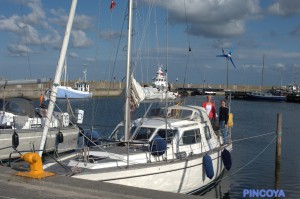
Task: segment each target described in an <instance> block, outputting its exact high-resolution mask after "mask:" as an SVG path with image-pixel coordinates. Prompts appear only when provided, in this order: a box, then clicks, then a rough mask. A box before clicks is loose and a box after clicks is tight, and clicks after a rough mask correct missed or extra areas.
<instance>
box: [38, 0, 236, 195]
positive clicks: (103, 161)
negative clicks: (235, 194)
mask: <svg viewBox="0 0 300 199" xmlns="http://www.w3.org/2000/svg"><path fill="white" fill-rule="evenodd" d="M132 10H133V0H129V9H128V12H129V14H128V19H129V26H128V45H127V50H128V51H127V70H126V86H125V99H126V101H125V113H124V121H123V122H121V123H120V124H119V125H118V126H117V127H116V129H115V130H114V131H113V132H112V134H111V135H110V136H109V138H108V139H107V140H105V141H103V142H102V144H101V145H95V146H94V147H89V148H84V149H83V150H82V151H81V152H80V151H79V152H78V153H77V154H72V155H70V156H67V157H64V158H62V159H64V162H67V166H65V168H64V169H63V168H62V167H60V166H59V165H57V164H55V163H49V164H45V165H44V169H45V170H47V171H52V172H53V171H56V172H58V173H61V174H62V173H65V169H66V168H68V170H69V171H74V169H72V168H73V167H76V168H77V169H76V171H78V172H76V173H74V172H72V173H69V176H72V177H74V178H78V179H85V180H91V181H103V182H108V183H114V184H122V185H127V186H133V187H141V188H147V189H154V190H161V191H168V192H175V193H186V194H191V193H194V192H196V191H200V190H204V189H206V188H208V187H209V185H212V184H213V183H214V182H216V181H217V180H218V179H219V178H220V177H221V176H222V174H223V172H224V170H225V168H226V169H227V170H229V169H230V167H231V157H230V151H231V150H232V144H231V142H228V143H222V141H221V140H222V139H220V137H218V135H217V134H216V133H215V132H214V131H213V128H212V125H211V123H210V120H209V118H208V116H207V113H206V111H205V110H204V109H203V108H202V107H199V106H192V105H180V104H177V105H174V106H169V107H161V108H157V109H154V110H153V109H151V105H150V106H149V108H148V110H147V111H146V113H145V115H144V117H142V118H138V119H137V120H134V121H130V110H131V108H132V97H131V95H132V93H136V91H134V92H132V88H131V86H132V81H131V78H132V76H131V71H130V68H131V67H130V66H131V64H132V63H131V40H132ZM136 99H137V98H136ZM141 100H142V99H141ZM137 104H138V103H137ZM150 112H151V116H150V115H149V114H148V113H150ZM154 113H155V114H154Z"/></svg>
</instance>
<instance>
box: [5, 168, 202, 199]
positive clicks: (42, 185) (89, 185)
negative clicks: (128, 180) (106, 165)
mask: <svg viewBox="0 0 300 199" xmlns="http://www.w3.org/2000/svg"><path fill="white" fill-rule="evenodd" d="M15 173H16V171H14V170H12V169H11V168H8V167H3V166H0V184H1V186H0V198H6V199H23V198H31V199H50V198H56V199H58V198H59V199H74V198H76V199H87V198H95V199H96V198H101V199H104V198H106V199H146V198H149V199H162V198H163V199H174V198H176V199H192V198H194V199H196V198H198V199H201V198H204V197H201V196H193V195H185V194H176V193H169V192H163V191H154V190H149V189H141V188H135V187H129V186H123V185H116V184H110V183H104V182H95V181H88V180H81V179H76V178H71V177H66V176H59V175H56V176H53V177H48V178H44V179H41V180H36V179H31V178H25V177H19V176H15V175H14V174H15ZM205 198H207V197H205Z"/></svg>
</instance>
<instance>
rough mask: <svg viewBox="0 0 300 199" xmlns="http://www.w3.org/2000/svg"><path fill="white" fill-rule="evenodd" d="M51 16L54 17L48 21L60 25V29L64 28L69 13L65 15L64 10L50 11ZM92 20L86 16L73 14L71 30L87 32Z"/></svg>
mask: <svg viewBox="0 0 300 199" xmlns="http://www.w3.org/2000/svg"><path fill="white" fill-rule="evenodd" d="M50 12H51V14H52V15H54V17H55V18H52V19H49V20H50V21H51V22H53V23H55V24H57V25H60V26H62V27H66V24H67V21H68V17H69V13H67V12H66V11H65V10H64V9H57V10H54V9H51V10H50ZM92 22H93V20H92V18H91V17H89V16H87V15H78V14H75V17H74V22H73V25H72V29H73V30H87V29H90V28H91V27H92Z"/></svg>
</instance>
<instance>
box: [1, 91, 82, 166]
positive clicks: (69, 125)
mask: <svg viewBox="0 0 300 199" xmlns="http://www.w3.org/2000/svg"><path fill="white" fill-rule="evenodd" d="M78 111H79V112H78ZM76 112H77V113H83V110H79V109H78V110H76ZM46 113H47V109H46V107H44V105H42V106H41V107H40V108H35V107H34V105H33V102H32V100H30V99H28V98H24V97H13V98H7V99H1V100H0V160H8V159H10V158H16V157H19V156H20V154H19V153H18V151H22V152H24V151H31V150H34V149H37V147H38V146H39V145H40V141H41V136H42V132H43V128H44V125H45V121H46ZM78 116H79V117H78ZM82 120H83V114H80V115H78V114H77V116H76V118H71V115H69V113H67V112H58V111H55V112H53V114H52V117H51V122H50V124H49V133H48V135H47V141H46V145H45V147H44V150H45V151H47V152H51V151H54V150H56V151H57V152H58V153H61V152H66V151H69V150H71V149H74V148H77V140H78V134H79V128H78V126H77V124H81V123H82ZM59 137H60V139H58V138H59ZM62 138H63V139H62Z"/></svg>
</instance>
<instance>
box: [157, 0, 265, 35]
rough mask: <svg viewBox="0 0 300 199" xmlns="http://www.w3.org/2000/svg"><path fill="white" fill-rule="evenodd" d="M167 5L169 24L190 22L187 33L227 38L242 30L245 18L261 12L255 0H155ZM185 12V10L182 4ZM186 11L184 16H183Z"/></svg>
mask: <svg viewBox="0 0 300 199" xmlns="http://www.w3.org/2000/svg"><path fill="white" fill-rule="evenodd" d="M156 2H157V4H158V5H161V6H163V7H168V10H169V21H170V23H171V24H178V23H181V24H184V23H185V22H186V17H187V22H188V24H189V28H190V33H191V34H193V35H196V36H205V37H217V38H218V37H230V36H234V35H239V34H242V33H244V32H245V23H246V20H247V19H248V18H253V17H254V16H256V15H257V14H260V12H261V9H260V7H259V1H257V0H245V1H240V0H227V1H225V0H193V1H192V0H189V1H183V0H172V3H170V2H169V1H165V0H157V1H156ZM184 2H185V7H186V12H185V7H184ZM185 14H186V17H185Z"/></svg>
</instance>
